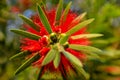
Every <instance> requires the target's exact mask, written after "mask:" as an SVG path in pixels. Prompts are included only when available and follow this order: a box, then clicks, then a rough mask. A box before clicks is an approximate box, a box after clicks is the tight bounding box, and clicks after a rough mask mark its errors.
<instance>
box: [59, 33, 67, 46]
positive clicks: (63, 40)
mask: <svg viewBox="0 0 120 80" xmlns="http://www.w3.org/2000/svg"><path fill="white" fill-rule="evenodd" d="M67 40H68V35H66V34H62V35H61V38H60V40H59V43H60V44H64V43H65V42H66V41H67Z"/></svg>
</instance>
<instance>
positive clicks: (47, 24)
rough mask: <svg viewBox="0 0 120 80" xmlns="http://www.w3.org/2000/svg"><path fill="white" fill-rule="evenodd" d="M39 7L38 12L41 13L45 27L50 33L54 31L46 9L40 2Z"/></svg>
mask: <svg viewBox="0 0 120 80" xmlns="http://www.w3.org/2000/svg"><path fill="white" fill-rule="evenodd" d="M37 9H38V13H39V16H40V19H41V21H42V23H43V25H44V27H45V28H46V30H47V31H48V33H52V29H51V26H50V23H49V21H48V19H47V17H46V15H45V13H44V11H43V10H42V8H41V6H40V5H39V4H37Z"/></svg>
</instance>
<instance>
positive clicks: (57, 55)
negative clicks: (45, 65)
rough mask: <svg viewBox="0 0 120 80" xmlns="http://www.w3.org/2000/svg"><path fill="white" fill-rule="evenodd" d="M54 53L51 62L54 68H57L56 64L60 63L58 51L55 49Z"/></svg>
mask: <svg viewBox="0 0 120 80" xmlns="http://www.w3.org/2000/svg"><path fill="white" fill-rule="evenodd" d="M55 54H56V55H55V59H54V61H53V64H54V66H55V68H58V66H59V64H60V56H61V55H60V53H59V52H58V51H56V53H55Z"/></svg>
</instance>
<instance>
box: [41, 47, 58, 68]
mask: <svg viewBox="0 0 120 80" xmlns="http://www.w3.org/2000/svg"><path fill="white" fill-rule="evenodd" d="M56 52H57V51H56V50H55V49H53V48H52V49H51V50H50V51H49V52H48V53H47V55H46V56H45V58H44V59H43V62H42V66H44V65H47V64H48V63H50V62H51V61H52V60H53V59H54V58H55V54H56Z"/></svg>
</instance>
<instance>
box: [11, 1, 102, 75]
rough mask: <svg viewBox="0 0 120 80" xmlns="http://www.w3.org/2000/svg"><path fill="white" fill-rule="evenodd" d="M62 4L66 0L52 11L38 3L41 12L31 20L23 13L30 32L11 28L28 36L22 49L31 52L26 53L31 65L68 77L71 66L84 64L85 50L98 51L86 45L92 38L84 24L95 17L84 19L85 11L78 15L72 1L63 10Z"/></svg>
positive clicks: (23, 40) (26, 26) (80, 66)
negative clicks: (89, 38)
mask: <svg viewBox="0 0 120 80" xmlns="http://www.w3.org/2000/svg"><path fill="white" fill-rule="evenodd" d="M62 4H63V1H62V0H60V2H59V4H58V8H57V10H50V11H47V10H45V9H43V8H42V7H41V6H39V5H37V9H38V13H39V14H36V15H33V16H32V18H31V19H32V20H30V19H28V18H26V17H25V16H23V15H20V17H21V18H22V19H23V20H24V21H25V22H27V23H28V25H24V27H25V28H26V30H27V31H23V30H12V31H13V32H15V33H18V34H20V35H23V36H25V37H27V38H24V39H22V42H21V51H22V52H25V51H29V52H30V54H29V55H28V56H27V57H28V62H30V61H31V62H30V64H31V63H32V65H33V66H37V67H39V68H42V70H43V72H45V70H50V71H52V72H54V71H58V72H61V73H62V75H63V76H67V75H66V74H67V71H69V70H70V69H72V70H74V68H76V66H77V67H79V68H82V67H83V64H82V61H83V60H85V59H86V54H84V52H85V51H86V52H89V51H92V50H93V49H94V50H96V51H99V50H98V49H96V48H93V47H90V46H87V45H89V43H90V41H89V40H88V38H87V37H88V35H87V34H85V33H86V27H85V26H86V25H87V24H89V23H91V22H92V21H93V19H89V20H86V21H82V18H83V17H84V16H85V14H86V13H83V14H81V15H79V16H78V15H77V14H76V13H74V12H72V11H71V10H69V9H70V5H71V2H70V3H69V4H68V5H67V7H66V8H65V10H62ZM83 34H84V35H83ZM99 36H100V35H99ZM93 37H94V35H93ZM36 56H39V58H38V57H37V58H36ZM26 63H27V62H26ZM24 67H26V65H25V64H24V65H22V67H20V68H19V69H18V70H17V71H16V73H18V72H19V71H20V70H21V68H24ZM74 71H75V70H74Z"/></svg>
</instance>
